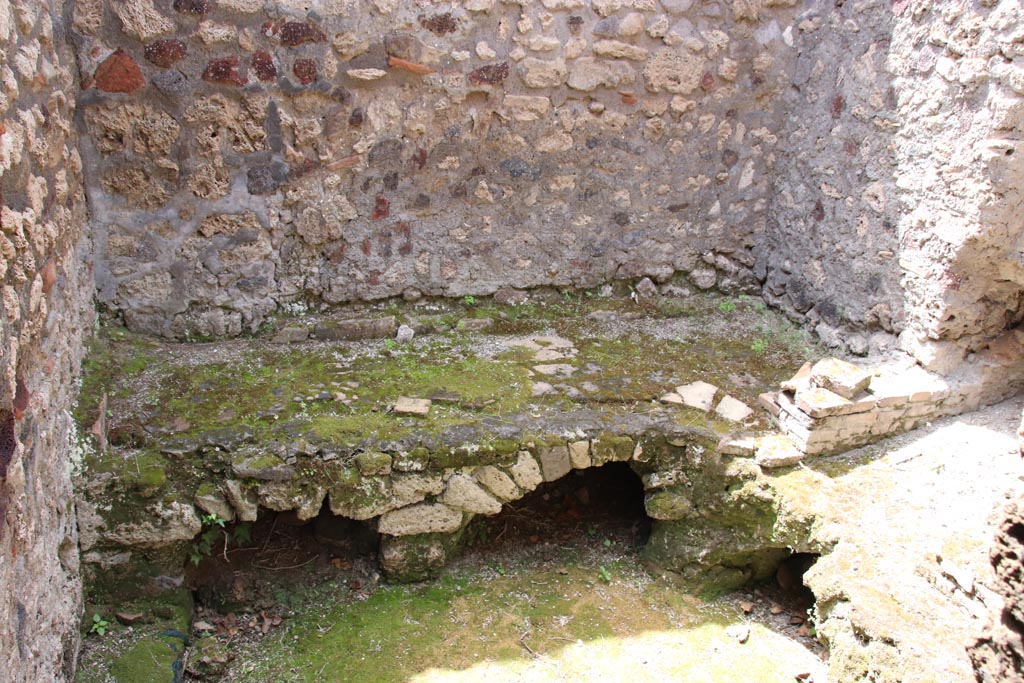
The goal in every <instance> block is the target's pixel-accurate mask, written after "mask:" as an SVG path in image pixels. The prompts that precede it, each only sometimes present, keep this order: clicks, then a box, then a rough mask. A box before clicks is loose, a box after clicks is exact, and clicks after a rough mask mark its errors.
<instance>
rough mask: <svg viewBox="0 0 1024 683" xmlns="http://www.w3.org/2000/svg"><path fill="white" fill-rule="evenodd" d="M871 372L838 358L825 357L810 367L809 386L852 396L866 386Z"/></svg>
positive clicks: (846, 396) (869, 381)
mask: <svg viewBox="0 0 1024 683" xmlns="http://www.w3.org/2000/svg"><path fill="white" fill-rule="evenodd" d="M870 383H871V373H870V372H868V371H867V370H863V369H861V368H858V367H857V366H856V365H854V364H852V363H847V362H846V361H844V360H839V359H838V358H825V359H824V360H820V361H818V362H817V363H815V364H814V367H812V368H811V386H815V387H821V388H823V389H828V390H829V391H832V392H834V393H836V394H839V395H840V396H842V397H843V398H853V397H854V396H856V395H857V394H859V393H860V392H862V391H864V390H865V389H867V388H868V385H869V384H870Z"/></svg>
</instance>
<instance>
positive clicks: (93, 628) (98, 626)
mask: <svg viewBox="0 0 1024 683" xmlns="http://www.w3.org/2000/svg"><path fill="white" fill-rule="evenodd" d="M109 627H110V622H109V621H107V620H106V619H104V618H103V615H102V614H99V613H97V614H94V615H92V624H90V626H89V633H95V634H96V635H98V636H105V635H106V634H107V628H109Z"/></svg>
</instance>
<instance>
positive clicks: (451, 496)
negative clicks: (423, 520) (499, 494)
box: [439, 474, 501, 515]
mask: <svg viewBox="0 0 1024 683" xmlns="http://www.w3.org/2000/svg"><path fill="white" fill-rule="evenodd" d="M439 500H440V501H441V502H442V503H444V504H445V505H449V506H451V507H453V508H458V509H459V510H465V511H466V512H473V513H477V514H482V515H496V514H498V513H499V512H501V502H500V501H498V500H497V499H496V498H495V497H494V496H492V495H491V494H490V493H488V492H487V491H485V490H484V489H483V488H482V487H481V486H480V485H479V484H478V483H477V482H476V481H475V480H474V479H473V478H471V477H468V476H466V475H464V474H456V475H454V476H453V477H452V478H451V479H449V480H448V486H447V488H445V490H444V493H443V494H442V495H441V498H440V499H439Z"/></svg>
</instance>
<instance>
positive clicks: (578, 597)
mask: <svg viewBox="0 0 1024 683" xmlns="http://www.w3.org/2000/svg"><path fill="white" fill-rule="evenodd" d="M618 465H621V466H620V467H617V466H606V467H604V468H599V469H596V470H592V471H588V474H587V475H586V476H584V475H580V476H570V477H567V478H564V479H562V480H559V481H557V482H552V483H551V484H548V485H545V486H544V487H542V488H541V489H539V490H538V491H536V492H534V493H533V494H531V496H529V497H527V498H526V499H523V500H522V501H519V502H518V503H517V504H515V505H512V506H510V507H509V509H507V510H506V511H504V512H503V513H502V514H500V515H498V516H495V517H492V518H489V519H486V520H482V522H481V524H479V525H478V526H477V527H475V528H474V530H473V533H474V536H473V541H472V547H471V548H470V549H469V550H468V552H466V553H465V554H464V555H463V556H462V558H461V559H460V560H458V561H457V562H455V563H454V564H453V565H452V566H451V567H449V568H448V569H447V570H446V572H445V574H444V576H443V577H442V578H441V579H440V580H438V581H436V582H431V583H427V584H420V585H412V586H387V585H383V584H381V583H379V577H378V576H377V574H376V572H375V571H374V566H373V563H372V559H373V558H372V555H368V554H365V550H366V549H365V548H362V549H360V548H357V547H348V548H345V547H341V546H336V547H334V548H328V547H326V546H324V545H323V544H322V543H319V542H318V541H317V534H316V532H315V530H316V528H317V522H311V523H310V524H308V525H306V526H304V527H296V526H291V525H289V524H288V523H287V522H286V521H282V520H281V519H280V518H278V519H277V523H276V524H275V523H274V522H273V521H268V522H261V523H260V524H259V525H257V529H256V530H255V532H256V533H254V540H258V539H259V538H260V537H261V536H263V535H266V534H267V533H269V531H270V528H273V533H272V534H271V535H269V536H267V538H265V539H263V545H262V546H260V545H259V544H258V543H257V544H255V545H254V547H253V548H252V549H251V550H249V551H245V550H244V549H235V550H232V551H229V552H228V555H227V557H228V560H229V562H225V561H224V557H223V556H219V557H214V558H210V559H208V560H204V562H203V563H202V564H201V566H200V567H199V568H198V569H197V570H196V571H195V572H193V576H192V580H193V581H196V582H200V583H202V584H203V586H204V587H203V588H202V590H200V592H199V595H200V596H201V598H203V599H205V600H206V601H207V603H208V604H207V606H203V607H200V610H199V613H198V615H197V624H198V626H197V627H196V628H197V630H196V634H195V635H196V636H200V635H202V634H203V633H204V632H207V629H209V631H208V632H209V633H211V634H213V635H214V637H215V638H217V640H218V641H219V642H221V643H222V644H223V645H225V646H226V647H225V651H226V652H229V653H230V660H229V661H227V662H224V666H221V667H217V668H219V669H220V670H219V671H217V673H216V674H215V675H213V676H210V675H209V674H207V677H206V678H201V677H200V676H198V675H196V673H190V674H188V675H187V677H186V680H222V681H253V682H255V681H268V680H274V681H307V680H308V681H320V680H337V681H382V682H384V681H424V682H426V681H432V682H433V681H462V680H466V681H469V680H480V678H481V677H492V678H496V679H497V680H502V681H513V680H516V681H518V680H523V681H526V680H529V681H569V680H573V681H579V680H584V681H586V680H595V681H596V680H599V679H601V680H604V679H607V676H608V673H607V672H608V671H609V670H614V671H616V677H621V678H619V679H620V680H636V681H666V680H708V681H721V680H726V678H725V676H729V677H731V676H741V677H742V678H743V679H744V680H751V681H778V680H797V679H796V678H795V677H796V676H798V675H804V674H806V675H805V676H804V678H802V679H799V680H814V677H815V676H817V680H819V681H820V680H824V679H823V671H824V664H823V661H822V658H823V656H824V650H823V648H822V647H821V646H820V645H819V644H818V643H817V641H816V640H815V639H814V638H813V629H812V628H810V626H809V624H805V620H806V619H807V608H808V607H809V606H810V604H809V603H808V602H807V601H806V598H805V596H803V595H802V594H801V593H800V592H799V591H797V592H792V593H787V592H786V591H783V590H781V589H779V587H778V586H776V585H774V584H773V583H769V584H766V585H764V586H759V587H753V588H751V589H750V590H748V591H745V592H740V593H734V594H731V595H728V596H724V597H720V598H715V599H707V600H704V599H700V598H697V597H694V596H692V595H689V594H688V593H687V592H686V591H685V590H684V589H682V588H681V587H678V586H675V585H673V584H672V583H671V582H670V581H667V580H664V579H660V578H657V577H655V576H652V575H651V574H650V573H648V571H647V570H646V569H645V568H644V567H643V566H641V564H640V563H639V561H638V558H637V550H638V549H639V548H640V547H641V546H642V544H643V542H644V540H645V538H646V534H647V533H648V528H647V526H648V521H647V520H646V517H645V515H644V514H643V497H642V488H641V486H640V482H639V480H638V479H637V478H636V475H634V474H633V473H632V472H631V471H630V470H629V468H628V467H627V466H625V465H622V464H618ZM279 517H280V516H279ZM320 526H321V527H323V524H321V525H320ZM360 552H362V553H363V554H360ZM243 557H244V558H245V559H242V558H243ZM245 563H248V564H249V568H247V567H246V566H245ZM253 568H255V569H260V570H262V571H255V572H254V571H252V569H253ZM296 586H299V587H300V588H296ZM246 599H247V600H248V601H249V604H248V605H246V604H244V603H243V600H246ZM232 606H234V607H235V609H234V610H233V611H232V609H231V607H232ZM608 667H612V668H608ZM188 668H190V669H191V670H192V671H193V672H203V671H208V667H204V665H202V664H201V663H199V662H198V661H195V660H194V661H192V662H190V664H189V667H188Z"/></svg>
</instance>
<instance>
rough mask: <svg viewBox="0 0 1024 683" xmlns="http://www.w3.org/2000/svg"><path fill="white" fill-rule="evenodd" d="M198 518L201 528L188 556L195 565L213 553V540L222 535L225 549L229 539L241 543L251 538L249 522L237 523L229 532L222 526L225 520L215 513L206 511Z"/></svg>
mask: <svg viewBox="0 0 1024 683" xmlns="http://www.w3.org/2000/svg"><path fill="white" fill-rule="evenodd" d="M199 520H200V521H201V522H202V523H203V530H202V532H201V533H200V534H199V536H198V538H197V539H196V540H195V541H193V542H192V548H191V550H190V552H189V556H188V558H189V560H191V561H192V564H194V565H196V566H199V563H200V562H202V561H203V558H204V557H209V556H210V555H211V554H212V553H213V544H214V542H215V541H217V540H219V539H220V538H222V537H223V539H224V548H225V550H226V549H227V545H228V543H229V542H231V541H234V542H235V543H237V544H239V545H241V544H242V543H248V542H249V541H250V540H252V528H251V525H249V524H239V525H237V526H235V527H234V528H233V529H232V530H231V531H230V532H229V531H228V530H227V529H225V528H224V523H225V522H226V520H225V519H224V518H222V517H221V516H220V515H218V514H216V513H213V512H210V513H207V514H205V515H203V516H202V517H200V518H199Z"/></svg>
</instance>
